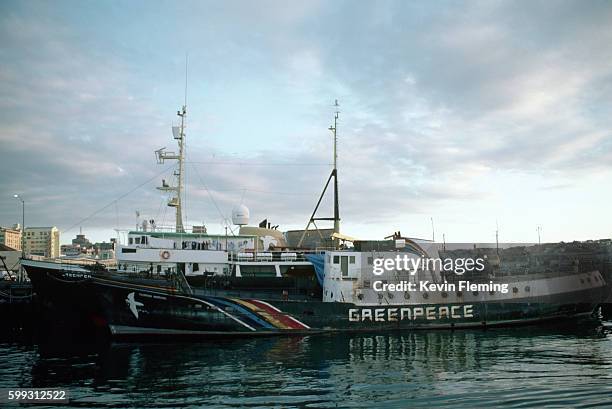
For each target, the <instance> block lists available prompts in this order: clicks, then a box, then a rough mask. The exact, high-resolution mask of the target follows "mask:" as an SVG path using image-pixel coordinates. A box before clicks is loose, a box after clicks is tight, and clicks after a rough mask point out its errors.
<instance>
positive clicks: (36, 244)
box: [23, 226, 60, 258]
mask: <svg viewBox="0 0 612 409" xmlns="http://www.w3.org/2000/svg"><path fill="white" fill-rule="evenodd" d="M23 241H24V245H25V253H26V254H28V255H35V256H43V257H50V258H56V257H59V256H60V232H59V230H58V229H57V227H55V226H52V227H27V228H26V229H25V231H24V240H23Z"/></svg>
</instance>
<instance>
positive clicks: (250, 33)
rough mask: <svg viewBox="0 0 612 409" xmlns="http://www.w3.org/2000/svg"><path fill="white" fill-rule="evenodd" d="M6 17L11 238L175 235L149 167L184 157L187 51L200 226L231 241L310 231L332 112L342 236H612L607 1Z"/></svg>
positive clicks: (1, 209) (0, 221)
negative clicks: (162, 154) (175, 133)
mask: <svg viewBox="0 0 612 409" xmlns="http://www.w3.org/2000/svg"><path fill="white" fill-rule="evenodd" d="M0 10H1V11H2V12H1V13H0V14H1V15H0V33H1V36H0V38H2V40H0V41H1V42H2V44H3V52H2V53H0V78H1V79H2V81H1V83H0V84H1V85H0V89H1V90H2V92H1V94H0V95H1V96H0V104H1V106H2V110H0V143H2V146H3V160H2V163H1V164H0V174H1V175H2V176H0V178H1V179H0V180H1V184H2V187H3V189H2V191H3V192H4V193H3V195H2V197H0V225H1V226H5V227H10V226H12V225H13V224H15V223H21V203H20V202H18V201H17V200H16V199H15V198H14V197H13V195H14V194H19V195H20V196H21V197H22V198H23V200H24V201H25V212H26V226H47V225H49V226H58V228H59V230H60V232H61V242H62V243H68V242H70V240H71V239H72V238H73V237H74V236H75V235H76V234H77V233H78V231H79V228H81V227H82V228H83V232H84V234H86V235H87V237H88V238H90V239H91V240H92V241H103V240H106V241H108V240H109V239H110V238H112V237H116V233H115V232H114V229H115V228H121V229H130V228H133V227H135V225H136V222H137V221H136V215H135V212H136V211H138V212H139V213H140V214H141V215H142V217H145V218H147V219H149V218H150V219H155V220H156V221H157V222H158V224H166V225H171V224H173V218H172V214H173V212H172V209H170V208H166V206H165V205H164V203H165V201H166V200H167V197H163V195H162V194H161V193H160V192H159V191H157V190H155V187H156V186H157V185H159V184H160V183H161V179H162V178H166V179H167V178H169V177H170V174H171V170H170V169H167V170H166V172H163V171H164V169H166V168H164V166H159V165H157V164H156V161H155V157H154V154H153V152H154V150H156V149H159V148H160V147H163V146H167V147H168V148H169V149H170V148H172V147H173V146H172V143H173V141H172V136H171V135H172V134H171V126H172V125H173V124H176V121H177V118H176V115H175V112H176V110H177V109H179V108H180V106H181V105H182V104H183V100H184V98H185V95H184V88H185V55H186V54H188V60H189V63H188V78H187V84H188V87H187V105H188V117H187V168H186V171H187V182H186V190H187V201H186V206H185V214H186V217H185V223H186V224H187V225H193V224H202V222H204V223H205V224H206V225H207V226H208V227H209V231H210V232H214V233H221V232H223V227H222V219H223V218H229V217H230V216H231V210H232V208H233V207H234V206H236V205H239V204H241V203H244V204H245V205H247V206H248V207H249V209H250V211H251V224H252V225H253V224H254V225H256V224H258V223H259V222H260V221H261V220H263V219H268V220H270V221H271V222H272V224H274V225H276V224H279V225H280V229H282V230H290V229H301V228H304V227H305V226H306V223H307V221H308V218H309V216H310V214H311V212H312V210H313V208H314V205H315V204H316V200H317V198H318V195H319V194H320V192H321V190H322V188H323V185H324V183H325V181H326V179H327V176H328V174H329V171H330V169H331V162H332V139H331V135H330V132H329V131H328V129H327V128H328V127H329V126H330V124H331V123H332V120H333V113H334V109H335V108H334V107H333V102H334V100H336V99H338V100H339V103H340V111H341V112H340V120H339V123H338V138H339V146H338V149H339V183H340V188H339V195H340V216H341V218H342V221H341V231H342V232H343V233H345V234H347V235H349V236H353V237H357V238H372V239H380V238H382V237H384V236H387V235H389V234H391V233H392V232H394V231H397V230H401V232H402V233H403V234H404V235H407V236H412V237H422V238H431V237H432V219H433V225H434V229H435V236H436V239H437V240H439V241H440V240H441V239H442V235H443V234H444V235H445V237H446V240H447V241H454V242H494V241H495V232H496V230H499V234H500V241H504V242H512V241H514V242H537V240H538V234H541V238H542V241H543V242H549V241H572V240H587V239H601V238H609V237H610V232H611V231H612V221H611V220H610V217H609V211H608V203H609V202H610V200H612V192H611V191H610V189H609V188H607V186H608V185H609V181H610V179H611V176H612V138H611V135H610V129H612V127H611V126H610V125H612V124H611V122H612V120H611V119H610V118H609V115H607V113H608V112H609V111H610V108H612V107H611V106H610V105H611V100H612V99H611V98H610V97H611V92H612V49H610V47H609V46H608V44H609V43H610V42H611V40H612V25H611V24H610V21H611V18H612V5H610V4H609V3H607V2H589V3H583V2H571V1H567V2H559V3H556V4H555V7H554V8H551V6H550V3H548V2H534V3H530V4H529V7H518V6H517V5H516V4H515V3H510V2H467V3H458V2H439V3H404V2H384V3H381V2H371V3H353V4H352V5H351V7H347V5H346V4H345V3H343V2H337V3H330V2H314V1H313V2H307V3H299V4H292V5H291V7H290V8H289V7H287V6H286V5H284V4H282V3H277V2H263V3H262V2H258V3H257V4H255V3H248V2H239V1H236V2H226V3H223V5H220V4H218V3H212V2H185V3H181V4H172V3H164V2H154V3H149V2H129V3H120V2H104V3H90V4H89V3H88V4H86V3H81V2H70V1H60V2H54V3H48V2H36V1H31V2H15V1H5V2H3V3H2V4H1V5H0ZM129 192H131V193H129ZM127 193H129V194H127ZM100 209H103V210H101V211H99V210H100ZM97 211H99V212H97ZM96 212H97V213H96ZM321 213H322V214H323V215H326V214H325V213H327V215H331V214H332V204H331V201H330V200H329V198H327V199H326V200H325V201H324V202H323V204H322V210H321ZM90 215H93V216H92V217H90V218H87V217H88V216H90ZM538 226H541V229H540V230H538ZM321 227H328V226H321Z"/></svg>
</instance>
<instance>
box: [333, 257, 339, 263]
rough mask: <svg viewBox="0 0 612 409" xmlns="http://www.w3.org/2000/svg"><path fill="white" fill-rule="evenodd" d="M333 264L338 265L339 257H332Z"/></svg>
mask: <svg viewBox="0 0 612 409" xmlns="http://www.w3.org/2000/svg"><path fill="white" fill-rule="evenodd" d="M334 264H340V256H334Z"/></svg>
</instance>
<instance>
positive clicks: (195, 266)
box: [193, 263, 200, 271]
mask: <svg viewBox="0 0 612 409" xmlns="http://www.w3.org/2000/svg"><path fill="white" fill-rule="evenodd" d="M193 271H200V266H199V265H198V263H193Z"/></svg>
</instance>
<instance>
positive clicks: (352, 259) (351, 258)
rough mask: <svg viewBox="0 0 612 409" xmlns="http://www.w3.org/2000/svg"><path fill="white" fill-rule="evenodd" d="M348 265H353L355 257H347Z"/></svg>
mask: <svg viewBox="0 0 612 409" xmlns="http://www.w3.org/2000/svg"><path fill="white" fill-rule="evenodd" d="M349 264H355V256H350V257H349Z"/></svg>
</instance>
